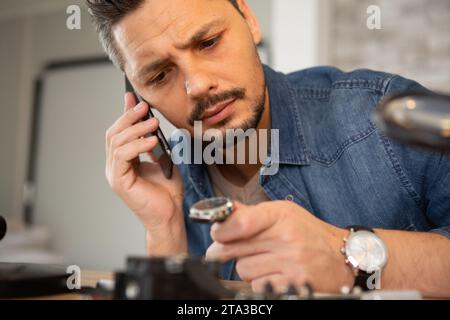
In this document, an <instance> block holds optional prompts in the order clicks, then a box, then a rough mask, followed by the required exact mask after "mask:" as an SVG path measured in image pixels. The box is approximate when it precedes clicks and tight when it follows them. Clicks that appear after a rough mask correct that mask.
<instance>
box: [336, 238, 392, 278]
mask: <svg viewBox="0 0 450 320" xmlns="http://www.w3.org/2000/svg"><path fill="white" fill-rule="evenodd" d="M345 250H346V253H347V259H348V260H349V262H350V263H351V264H352V266H353V267H355V268H359V269H360V270H363V271H366V272H373V271H376V270H377V269H381V268H382V267H383V266H384V265H385V263H386V260H387V250H386V247H385V245H384V243H383V241H382V240H381V239H380V238H379V237H378V236H377V235H376V234H374V233H372V232H370V231H357V232H354V233H353V234H352V235H351V236H350V237H349V239H348V241H347V243H346V245H345Z"/></svg>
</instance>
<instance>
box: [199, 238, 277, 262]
mask: <svg viewBox="0 0 450 320" xmlns="http://www.w3.org/2000/svg"><path fill="white" fill-rule="evenodd" d="M272 243H273V241H272V240H270V239H269V240H265V241H264V240H262V241H261V240H259V239H255V240H254V241H239V242H236V243H229V244H223V243H219V242H214V243H213V244H212V245H211V246H210V247H209V248H208V250H207V251H206V258H207V259H208V260H217V261H221V262H225V261H228V260H231V259H235V258H242V257H247V256H253V255H256V254H262V253H267V252H270V250H271V248H272V246H273V245H272Z"/></svg>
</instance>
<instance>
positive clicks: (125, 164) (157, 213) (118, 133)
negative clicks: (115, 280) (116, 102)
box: [106, 93, 187, 256]
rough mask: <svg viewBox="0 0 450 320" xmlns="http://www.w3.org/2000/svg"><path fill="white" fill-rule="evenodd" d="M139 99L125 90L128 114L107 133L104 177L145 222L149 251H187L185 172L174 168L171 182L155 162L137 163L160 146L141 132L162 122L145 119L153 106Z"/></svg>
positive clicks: (144, 132) (164, 254) (125, 113)
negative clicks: (184, 208) (183, 204)
mask: <svg viewBox="0 0 450 320" xmlns="http://www.w3.org/2000/svg"><path fill="white" fill-rule="evenodd" d="M136 103H137V101H136V100H135V98H134V95H133V94H131V93H126V94H125V108H124V114H123V115H122V116H121V117H120V118H119V119H117V121H116V122H115V123H114V124H113V125H112V126H111V127H110V128H109V129H108V130H107V132H106V178H107V179H108V183H109V185H110V186H111V188H112V190H113V191H114V192H115V193H116V194H118V195H119V196H120V197H121V199H122V200H123V201H124V202H125V204H126V205H127V206H128V207H129V208H130V209H131V210H132V211H133V212H134V213H135V214H136V215H137V217H138V218H139V219H140V221H141V222H142V223H143V224H144V226H145V228H146V230H147V244H148V251H149V253H150V254H151V255H162V256H166V255H178V254H185V253H186V252H187V240H186V230H185V225H184V217H183V209H182V202H183V184H182V179H181V175H180V173H179V171H178V169H177V168H176V167H174V168H173V175H172V178H171V179H170V180H169V179H166V178H165V176H164V174H163V172H162V170H161V168H160V167H159V165H158V164H157V163H149V162H140V161H139V155H140V154H141V153H150V152H151V151H152V150H153V149H154V148H155V146H156V145H157V143H158V140H157V138H156V136H152V137H150V138H143V136H145V135H147V134H148V133H153V132H155V131H156V130H157V128H158V126H159V121H158V120H157V119H156V118H152V119H150V120H147V121H143V122H141V121H140V120H141V119H142V118H143V117H144V116H145V115H146V114H147V113H148V108H149V106H148V105H147V104H146V103H145V102H141V103H139V104H138V105H136Z"/></svg>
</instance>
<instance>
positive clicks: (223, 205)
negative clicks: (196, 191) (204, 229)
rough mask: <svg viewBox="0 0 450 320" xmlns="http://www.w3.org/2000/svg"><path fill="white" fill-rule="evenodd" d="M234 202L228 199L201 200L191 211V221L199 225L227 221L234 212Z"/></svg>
mask: <svg viewBox="0 0 450 320" xmlns="http://www.w3.org/2000/svg"><path fill="white" fill-rule="evenodd" d="M233 209H234V205H233V201H231V200H230V199H229V198H226V197H216V198H209V199H205V200H201V201H199V202H197V203H195V204H194V205H193V206H192V207H191V208H190V210H189V219H190V220H191V221H192V222H198V223H211V224H212V223H215V222H223V221H225V220H226V219H227V218H228V217H229V216H230V215H231V213H232V212H233Z"/></svg>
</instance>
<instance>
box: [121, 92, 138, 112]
mask: <svg viewBox="0 0 450 320" xmlns="http://www.w3.org/2000/svg"><path fill="white" fill-rule="evenodd" d="M138 102H139V101H137V100H136V96H135V95H134V93H132V92H126V93H125V95H124V110H123V111H124V112H126V111H128V110H130V109H131V108H133V107H134V106H135V105H137V104H138Z"/></svg>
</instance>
